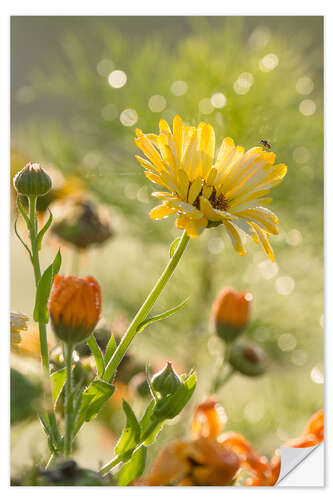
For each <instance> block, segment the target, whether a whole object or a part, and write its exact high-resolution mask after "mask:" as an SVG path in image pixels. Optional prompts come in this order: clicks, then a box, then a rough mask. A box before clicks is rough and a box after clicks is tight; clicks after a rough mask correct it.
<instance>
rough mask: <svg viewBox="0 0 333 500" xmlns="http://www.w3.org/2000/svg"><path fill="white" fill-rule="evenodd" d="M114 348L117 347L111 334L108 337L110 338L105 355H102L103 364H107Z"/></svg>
mask: <svg viewBox="0 0 333 500" xmlns="http://www.w3.org/2000/svg"><path fill="white" fill-rule="evenodd" d="M116 349H117V344H116V339H115V338H114V335H113V334H112V335H111V337H110V340H109V342H108V345H107V346H106V350H105V355H104V363H105V366H106V365H107V364H108V362H109V361H110V359H111V358H112V355H113V353H114V351H115V350H116Z"/></svg>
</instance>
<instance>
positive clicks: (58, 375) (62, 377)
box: [51, 368, 66, 406]
mask: <svg viewBox="0 0 333 500" xmlns="http://www.w3.org/2000/svg"><path fill="white" fill-rule="evenodd" d="M65 382H66V369H65V368H62V369H61V370H58V371H56V372H54V373H52V375H51V386H52V399H53V403H54V406H55V405H56V404H57V401H58V398H59V396H60V394H61V391H62V389H63V387H64V385H65Z"/></svg>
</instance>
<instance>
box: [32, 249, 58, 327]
mask: <svg viewBox="0 0 333 500" xmlns="http://www.w3.org/2000/svg"><path fill="white" fill-rule="evenodd" d="M60 266H61V254H60V250H58V253H57V255H56V256H55V259H54V261H53V263H52V264H51V265H50V266H49V267H48V268H47V269H45V271H44V273H43V275H42V277H41V279H40V280H39V282H38V286H37V291H36V303H35V308H34V314H33V318H34V321H36V322H38V321H43V323H48V321H49V315H48V312H47V301H48V300H49V296H50V292H51V288H52V284H53V279H54V276H55V275H56V274H57V273H58V272H59V269H60Z"/></svg>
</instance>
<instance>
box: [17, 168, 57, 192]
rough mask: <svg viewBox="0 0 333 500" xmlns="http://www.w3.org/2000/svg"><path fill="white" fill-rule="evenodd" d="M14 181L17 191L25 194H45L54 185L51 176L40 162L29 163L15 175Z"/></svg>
mask: <svg viewBox="0 0 333 500" xmlns="http://www.w3.org/2000/svg"><path fill="white" fill-rule="evenodd" d="M13 182H14V186H15V189H16V191H17V192H18V193H19V194H23V195H25V196H43V195H44V194H46V193H48V192H49V191H50V189H51V187H52V180H51V177H50V176H49V175H48V174H47V173H46V172H45V170H44V169H43V168H42V167H41V165H40V163H27V165H26V166H25V167H24V168H23V169H22V170H20V172H18V173H17V174H16V175H15V177H14V180H13Z"/></svg>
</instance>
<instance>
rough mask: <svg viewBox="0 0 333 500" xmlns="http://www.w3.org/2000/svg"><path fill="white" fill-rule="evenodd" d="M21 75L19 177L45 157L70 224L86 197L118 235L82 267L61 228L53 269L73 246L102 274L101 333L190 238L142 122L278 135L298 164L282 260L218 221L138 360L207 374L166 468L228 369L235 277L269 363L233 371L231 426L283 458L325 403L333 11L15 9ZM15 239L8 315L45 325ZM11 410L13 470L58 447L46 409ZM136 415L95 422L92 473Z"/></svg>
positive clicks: (90, 429) (17, 362)
mask: <svg viewBox="0 0 333 500" xmlns="http://www.w3.org/2000/svg"><path fill="white" fill-rule="evenodd" d="M11 85H12V91H11V111H12V116H11V118H12V121H11V134H12V138H11V148H12V163H11V169H12V174H14V173H15V172H16V171H17V170H19V169H21V168H22V167H23V166H24V165H25V163H27V162H28V161H34V162H36V161H38V162H41V163H42V164H43V165H44V166H45V168H47V169H49V172H50V173H51V175H52V176H53V179H54V182H55V186H56V188H57V191H54V196H53V197H52V198H51V200H50V201H52V202H51V204H50V208H51V209H52V211H53V213H54V216H55V220H58V219H59V218H61V217H63V216H64V215H66V214H67V209H68V208H67V202H68V200H71V199H72V198H74V197H78V196H79V197H82V198H87V199H89V200H92V201H93V202H94V203H96V205H97V206H98V207H99V210H102V211H103V214H104V216H106V217H107V218H108V220H109V222H110V224H111V227H112V230H113V236H112V237H111V238H109V239H108V240H107V241H106V242H105V243H104V244H103V245H97V246H95V247H93V248H92V249H89V250H87V251H85V252H80V253H81V255H80V257H79V259H77V255H76V251H75V249H73V247H71V246H70V245H64V244H63V242H62V241H61V240H59V239H58V238H57V237H56V235H54V234H53V235H50V236H49V237H48V239H47V240H46V242H45V244H44V247H43V252H42V264H43V265H46V264H48V263H49V261H50V259H51V257H52V256H53V255H54V254H55V252H56V250H57V248H58V246H61V248H62V255H63V265H62V272H63V273H65V274H67V273H70V272H72V270H73V266H79V273H80V274H81V275H87V274H91V275H94V276H95V277H96V278H97V279H98V281H99V282H100V283H101V287H102V292H103V320H104V325H106V326H108V327H110V325H112V328H113V329H114V330H115V331H119V333H121V332H122V331H123V329H124V327H126V325H127V324H128V322H129V320H130V318H131V317H132V316H133V314H134V313H135V312H136V310H137V308H138V307H139V305H140V304H141V302H142V301H143V299H144V297H145V296H146V294H147V292H148V291H149V290H150V288H151V286H152V285H153V283H154V282H155V280H156V279H157V277H158V275H159V273H160V272H161V269H162V268H163V266H164V265H165V262H166V260H167V258H168V248H169V245H170V242H171V241H172V240H173V239H174V238H175V237H176V236H177V235H178V231H177V229H176V228H175V227H174V220H172V218H170V220H165V221H161V222H154V221H151V220H150V219H149V217H148V212H149V210H150V209H151V208H152V207H153V206H154V204H156V200H154V199H153V198H151V196H150V193H151V192H152V191H153V190H154V186H152V185H151V184H150V183H149V182H148V181H147V180H146V178H145V176H144V175H143V171H142V168H141V167H140V166H139V165H138V164H137V162H136V160H135V158H134V155H135V154H136V153H137V151H136V148H135V145H134V143H133V137H134V134H135V132H134V130H135V127H139V128H141V129H143V130H144V131H146V132H157V130H158V120H159V119H160V118H161V117H163V118H165V119H167V120H168V121H171V120H172V118H173V117H174V115H175V114H176V113H179V114H180V115H181V116H182V118H183V119H184V120H185V121H186V122H188V123H191V124H192V123H193V124H196V123H198V122H199V121H208V122H210V123H211V124H212V125H213V126H214V128H215V131H216V136H217V141H218V142H220V141H222V139H223V137H225V136H231V137H233V138H234V140H235V142H236V144H241V145H243V146H245V147H246V148H248V147H252V146H253V145H256V144H257V143H258V141H259V140H260V139H266V140H268V141H269V142H270V143H271V144H272V150H273V151H274V152H275V153H276V154H277V161H278V162H283V163H286V164H287V165H288V167H289V170H288V174H287V177H286V179H285V181H284V182H283V184H282V185H280V186H279V187H278V188H276V189H274V190H273V200H274V201H273V203H272V209H273V210H274V211H275V212H276V213H277V214H278V215H279V218H280V234H279V235H278V236H276V237H272V238H271V241H272V246H273V248H274V251H275V254H276V263H271V262H270V261H268V260H267V258H266V256H265V254H264V253H263V252H262V251H261V250H260V249H259V247H257V246H256V245H255V244H253V243H251V242H247V249H248V254H247V256H246V257H240V256H238V255H237V254H236V253H235V252H234V251H233V249H232V247H231V244H230V241H229V239H228V238H227V236H226V235H225V234H224V231H223V228H222V227H218V228H215V229H210V230H207V231H205V232H204V233H203V235H202V236H201V237H200V238H199V239H198V240H195V241H193V242H191V244H190V246H189V248H188V250H187V251H186V254H185V256H184V258H183V260H182V262H181V264H180V266H179V268H178V269H177V271H176V273H175V275H174V277H173V279H172V281H171V282H170V283H169V284H168V286H167V288H166V290H165V291H164V292H163V295H162V296H161V298H160V300H159V301H158V303H157V305H156V306H155V308H154V312H160V311H162V310H164V309H165V308H169V307H171V306H173V305H175V304H177V303H179V302H181V301H182V300H184V299H185V298H186V297H188V296H191V299H190V301H189V303H188V305H187V306H186V308H184V309H183V310H182V311H180V312H179V313H177V314H176V315H175V316H172V317H170V318H169V319H168V320H167V321H164V322H160V323H156V325H154V326H151V327H150V328H147V329H146V330H145V332H144V333H143V334H142V335H139V336H138V337H137V338H136V339H135V342H134V344H133V345H132V347H131V350H130V353H131V355H132V357H133V358H134V359H135V360H137V362H138V363H145V362H146V360H147V359H149V360H150V363H151V365H152V366H153V367H156V369H157V368H158V369H159V368H160V367H161V366H162V365H163V363H164V362H165V361H166V360H169V359H170V360H172V361H174V363H175V366H176V367H177V368H178V369H179V370H185V369H186V370H188V369H189V368H191V367H195V368H196V370H197V371H198V377H199V381H198V387H197V389H196V391H195V394H194V396H193V399H192V401H191V402H190V404H189V405H188V407H187V408H185V410H184V411H183V413H182V414H181V416H180V417H178V418H176V419H175V420H174V421H172V423H171V424H170V425H168V426H166V427H165V428H164V429H163V431H162V432H161V434H160V436H159V438H158V440H157V443H156V444H154V445H153V447H151V449H150V450H149V458H150V460H151V459H152V458H153V457H154V456H156V453H157V451H158V449H160V448H161V447H162V446H163V444H164V443H166V442H168V441H169V440H170V439H173V438H175V437H180V436H181V437H183V436H184V435H186V434H188V432H189V423H190V419H191V414H192V410H193V407H194V405H195V404H196V403H198V402H200V401H201V400H202V399H203V398H204V397H205V396H206V395H207V393H208V391H209V388H210V385H211V382H212V379H213V377H214V376H215V374H216V372H217V370H218V369H219V362H220V359H221V353H222V351H223V350H222V346H221V345H220V343H219V341H218V340H217V339H216V338H215V337H214V336H213V335H212V334H211V332H210V331H209V327H208V324H209V313H210V308H211V304H212V302H213V300H214V298H215V296H216V294H217V293H218V292H219V290H220V289H221V288H222V287H224V286H232V287H234V288H236V289H241V290H247V291H249V292H250V293H251V294H253V297H254V304H253V308H252V314H251V321H250V324H249V327H248V329H247V332H246V334H245V336H246V337H247V338H249V339H251V340H253V341H255V342H257V343H258V344H260V345H261V347H263V349H265V351H266V353H267V355H268V358H269V368H268V371H267V374H265V375H264V376H262V377H261V378H257V379H248V378H245V377H244V376H240V375H235V376H234V377H233V378H232V379H231V380H230V382H229V383H228V385H226V386H225V388H223V390H222V391H221V392H220V393H219V401H220V403H221V404H222V405H223V406H224V408H225V410H226V412H227V414H228V418H229V420H228V424H227V430H235V431H240V432H242V433H244V434H245V436H246V437H247V438H248V439H250V440H251V441H252V443H253V444H254V445H255V447H256V448H257V449H258V451H260V452H261V453H263V454H267V455H268V456H270V455H271V453H272V452H273V450H274V449H275V448H276V447H277V446H279V445H280V444H282V443H283V442H284V441H285V440H286V439H288V438H291V437H295V436H297V435H299V434H300V432H301V431H302V428H303V425H304V424H305V422H306V421H307V420H308V418H309V417H310V416H311V414H312V413H313V412H314V411H316V410H317V409H319V408H320V407H322V405H323V324H324V319H323V18H322V17H96V18H94V17H12V20H11ZM14 201H15V199H14V196H13V197H12V204H13V217H14V215H15V209H14ZM68 210H69V209H68ZM41 217H42V216H41ZM21 229H22V230H23V228H21ZM11 245H12V250H11V255H12V257H11V277H12V278H11V308H12V310H14V311H20V312H23V313H25V314H27V315H28V316H29V317H30V318H31V316H32V309H33V276H32V269H31V266H30V263H29V261H28V258H27V255H26V253H25V251H24V249H23V248H22V246H21V245H20V243H19V242H18V240H17V238H16V237H15V235H13V236H12V239H11ZM30 327H31V328H33V323H32V321H31V322H30ZM32 350H33V349H32ZM12 364H13V366H14V367H15V368H16V369H17V370H18V371H19V372H20V373H23V374H24V375H25V376H26V377H27V379H29V380H32V382H33V383H34V381H35V378H34V377H37V374H38V359H36V358H33V356H25V357H22V356H17V355H15V354H14V355H13V357H12ZM133 387H134V386H133V385H132V386H131V387H129V388H128V387H127V388H126V387H123V389H124V394H125V397H128V398H129V399H130V400H131V401H132V403H133V405H134V407H135V408H136V410H137V411H138V413H140V409H141V408H142V405H143V401H142V398H140V396H139V395H138V394H137V393H136V390H135V389H133ZM23 392H24V391H23ZM17 399H18V401H19V402H20V398H19V397H18V398H17ZM22 401H23V399H21V406H22V405H23V402H22ZM19 407H20V404H19V403H18V408H19ZM13 420H14V421H13V432H12V466H13V470H14V471H15V470H19V469H20V468H21V467H22V466H24V465H27V464H29V463H30V462H31V460H32V459H33V457H34V456H36V455H38V453H41V452H42V450H43V449H45V446H46V445H45V443H44V441H43V438H41V431H40V427H39V423H38V421H37V419H36V416H34V414H33V413H32V415H31V413H29V411H28V410H27V412H26V413H24V412H23V416H22V415H21V414H20V412H19V417H18V418H14V419H13ZM122 421H123V417H122V415H121V413H120V411H119V408H118V409H117V408H116V407H114V408H113V409H112V411H110V412H109V413H106V414H105V415H104V417H103V418H101V419H99V420H96V421H95V422H94V423H91V424H89V425H87V426H86V427H85V429H84V431H83V433H82V436H81V437H80V446H79V449H78V451H77V457H78V459H79V461H80V463H81V464H82V465H85V466H92V467H96V466H97V465H98V463H100V461H102V460H105V459H109V458H111V450H112V445H113V443H114V439H115V437H116V434H117V432H118V431H119V429H120V428H121V425H122ZM43 447H44V448H43Z"/></svg>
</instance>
